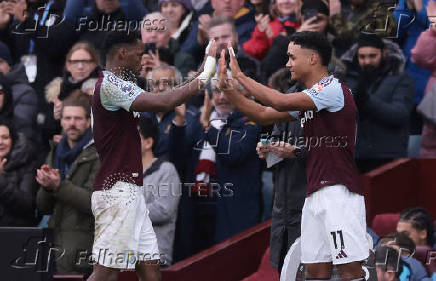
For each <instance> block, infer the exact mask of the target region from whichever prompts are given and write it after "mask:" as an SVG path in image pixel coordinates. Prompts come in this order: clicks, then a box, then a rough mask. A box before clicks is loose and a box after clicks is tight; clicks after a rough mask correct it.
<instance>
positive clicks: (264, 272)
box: [242, 247, 279, 281]
mask: <svg viewBox="0 0 436 281" xmlns="http://www.w3.org/2000/svg"><path fill="white" fill-rule="evenodd" d="M269 252H270V248H269V247H268V249H266V251H265V254H264V255H263V257H262V261H261V262H260V265H259V268H258V269H257V271H256V272H255V273H253V274H251V275H250V276H248V277H246V278H244V279H242V281H264V280H268V281H279V274H278V273H277V270H275V269H274V268H273V267H272V266H271V264H270V262H269Z"/></svg>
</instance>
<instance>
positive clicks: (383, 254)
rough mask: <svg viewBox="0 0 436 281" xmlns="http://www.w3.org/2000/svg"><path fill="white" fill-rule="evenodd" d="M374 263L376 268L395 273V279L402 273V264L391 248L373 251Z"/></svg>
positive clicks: (397, 254)
mask: <svg viewBox="0 0 436 281" xmlns="http://www.w3.org/2000/svg"><path fill="white" fill-rule="evenodd" d="M375 262H376V265H377V267H381V269H382V270H383V271H385V272H386V271H393V272H395V277H397V278H398V277H399V276H400V275H401V273H402V272H403V262H402V260H401V258H400V255H399V253H398V252H397V250H395V249H394V248H391V247H386V246H383V247H379V248H377V249H376V250H375Z"/></svg>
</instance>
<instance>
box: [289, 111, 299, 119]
mask: <svg viewBox="0 0 436 281" xmlns="http://www.w3.org/2000/svg"><path fill="white" fill-rule="evenodd" d="M288 113H289V115H291V116H292V117H294V119H295V120H300V111H288Z"/></svg>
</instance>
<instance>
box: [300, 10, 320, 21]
mask: <svg viewBox="0 0 436 281" xmlns="http://www.w3.org/2000/svg"><path fill="white" fill-rule="evenodd" d="M317 15H318V10H315V9H307V10H304V12H303V16H304V20H305V21H306V20H308V19H310V18H313V17H315V16H317ZM317 22H318V19H316V20H315V21H314V22H313V23H317Z"/></svg>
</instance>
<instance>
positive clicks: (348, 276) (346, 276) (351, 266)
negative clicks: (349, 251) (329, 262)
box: [337, 262, 364, 281]
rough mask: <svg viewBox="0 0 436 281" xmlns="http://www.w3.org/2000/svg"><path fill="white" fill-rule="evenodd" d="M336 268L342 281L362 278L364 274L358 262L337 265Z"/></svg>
mask: <svg viewBox="0 0 436 281" xmlns="http://www.w3.org/2000/svg"><path fill="white" fill-rule="evenodd" d="M337 268H338V272H339V276H340V277H341V280H342V281H352V280H359V279H362V278H364V272H363V270H362V265H361V263H360V262H351V263H347V264H341V265H337Z"/></svg>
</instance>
